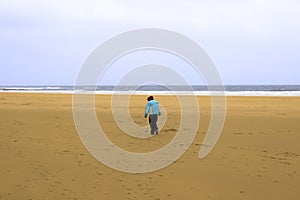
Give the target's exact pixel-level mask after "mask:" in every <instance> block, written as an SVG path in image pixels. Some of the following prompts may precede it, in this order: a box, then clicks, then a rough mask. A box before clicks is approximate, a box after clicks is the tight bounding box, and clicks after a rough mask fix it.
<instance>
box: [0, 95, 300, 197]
mask: <svg viewBox="0 0 300 200" xmlns="http://www.w3.org/2000/svg"><path fill="white" fill-rule="evenodd" d="M146 97H147V96H144V95H134V96H132V97H131V98H130V102H129V108H130V109H129V112H130V115H131V117H132V120H133V122H134V123H136V124H137V125H140V126H146V125H147V124H148V121H147V119H145V118H144V116H143V113H144V108H145V104H146ZM197 98H198V103H199V107H200V124H199V128H198V131H197V134H196V137H195V139H194V141H193V143H192V145H191V146H190V148H189V149H188V150H187V151H186V152H185V153H184V154H183V155H182V156H181V157H180V158H179V159H178V160H177V161H176V162H174V163H173V164H171V165H170V166H168V167H166V168H163V169H161V170H158V171H154V172H150V173H142V174H132V173H125V172H121V171H117V170H114V169H111V168H109V167H108V166H106V165H104V164H102V163H101V162H99V161H98V160H97V159H95V158H94V157H93V156H92V155H91V154H90V153H89V152H88V151H87V149H86V148H85V146H84V145H83V144H82V142H81V140H80V138H79V135H78V133H77V130H76V126H75V123H74V120H73V114H72V94H38V93H36V94H32V93H0V157H1V167H0V177H1V178H0V200H2V199H16V200H17V199H18V200H19V199H23V200H29V199H32V200H35V199H39V200H42V199H49V200H50V199H64V200H65V199H69V200H81V199H85V200H93V199H101V200H104V199H151V200H152V199H157V200H158V199H160V200H164V199H180V200H182V199H189V200H191V199H207V200H210V199H211V200H213V199H217V200H219V199H221V200H222V199H224V200H227V199H228V200H233V199H249V200H251V199H255V200H260V199H261V200H266V199H272V200H282V199H288V200H298V199H300V189H299V188H300V144H299V143H300V97H255V96H252V97H247V96H241V97H238V96H236V97H227V98H226V99H227V114H226V120H225V124H224V129H223V131H222V134H221V136H220V138H219V141H218V142H217V144H216V146H215V148H214V149H213V150H212V151H211V153H210V154H209V155H208V156H207V157H205V158H204V159H199V157H198V153H199V150H200V147H201V144H202V142H203V139H204V137H205V135H206V133H207V129H208V126H209V122H210V119H211V103H210V97H208V96H199V97H197ZM95 99H96V100H95V107H96V114H97V116H98V121H99V124H100V125H101V127H102V128H103V130H104V132H105V133H106V135H107V137H108V138H109V139H110V140H111V141H112V142H113V143H114V144H116V145H117V146H119V147H120V148H123V149H125V150H127V151H130V152H150V151H155V150H157V149H159V148H162V147H164V146H165V145H167V144H168V143H169V142H170V141H171V140H172V139H173V138H174V136H175V135H176V134H177V132H178V128H179V124H180V120H181V112H180V104H179V103H178V101H177V98H176V97H175V96H171V95H163V96H155V99H156V100H157V101H158V102H159V103H160V105H162V106H163V107H164V108H165V109H166V111H167V114H168V115H167V120H166V123H165V125H164V127H163V128H162V130H161V131H160V132H159V134H158V135H156V136H154V137H150V138H146V139H142V138H135V137H131V136H129V135H127V134H124V133H123V132H122V130H121V129H120V128H119V127H118V126H117V125H116V123H115V121H114V117H113V115H112V111H111V96H110V95H96V98H95ZM120 106H121V105H120ZM163 114H164V113H163ZM108 153H109V152H108Z"/></svg>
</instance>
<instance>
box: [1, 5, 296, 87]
mask: <svg viewBox="0 0 300 200" xmlns="http://www.w3.org/2000/svg"><path fill="white" fill-rule="evenodd" d="M299 19H300V1H298V0H229V1H226V0H210V1H201V0H189V1H174V0H165V1H158V0H152V1H138V0H123V1H121V0H117V1H116V0H115V1H114V0H113V1H111V0H109V1H102V0H60V1H59V0H51V1H50V0H49V1H48V0H27V1H23V0H2V1H0V35H1V37H0V44H1V48H0V66H1V73H0V85H72V84H74V82H75V79H76V76H77V73H78V72H79V69H80V67H81V65H82V63H83V62H84V60H85V59H86V58H87V56H88V55H89V53H90V52H92V51H93V50H94V49H95V48H96V47H97V46H98V45H99V44H101V43H102V42H103V41H105V40H107V39H109V38H111V37H112V36H114V35H117V34H120V33H122V32H125V31H130V30H133V29H138V28H163V29H169V30H174V31H176V32H179V33H182V34H184V35H186V36H188V37H190V38H191V39H192V40H194V41H196V42H197V43H199V44H200V45H201V46H202V47H203V48H204V49H205V50H206V51H207V53H208V55H209V56H210V57H211V58H212V60H213V61H214V62H215V64H216V67H217V69H218V71H219V73H220V75H221V77H222V79H223V81H224V83H225V84H300V78H299V75H300V66H299V65H300V56H299V52H300V37H299V35H300V23H299ZM153 55H156V54H153ZM153 55H152V57H153ZM144 56H145V57H147V61H145V62H150V61H151V56H150V55H149V54H147V53H145V54H144ZM141 57H143V55H141V54H139V55H138V56H135V57H134V56H131V58H130V59H127V62H123V63H122V62H121V63H122V64H120V65H119V66H115V67H114V69H115V71H114V70H110V71H109V73H108V74H107V75H106V77H104V79H103V82H104V83H106V84H110V83H114V82H115V81H116V79H118V71H119V70H118V68H120V67H122V69H123V68H124V67H125V68H126V67H130V66H131V65H135V64H136V63H139V64H141V63H142V62H141V61H143V59H141ZM157 58H161V59H162V61H161V62H162V63H167V64H169V65H172V67H173V66H174V67H175V68H177V69H180V68H183V66H181V65H180V64H181V63H180V62H176V59H173V60H172V58H170V57H168V56H164V55H163V54H161V55H157V56H156V59H157ZM129 61H130V62H129ZM124 63H125V64H128V66H125V64H124ZM184 71H185V70H184ZM186 77H187V78H189V79H190V80H191V82H193V83H196V84H197V83H200V82H202V81H201V80H197V78H196V77H194V76H193V75H192V74H191V75H190V76H189V75H188V74H187V75H186Z"/></svg>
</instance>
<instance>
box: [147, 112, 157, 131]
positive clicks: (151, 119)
mask: <svg viewBox="0 0 300 200" xmlns="http://www.w3.org/2000/svg"><path fill="white" fill-rule="evenodd" d="M157 118H158V116H157V114H151V115H149V124H150V128H151V135H154V134H155V133H156V134H158V127H157V124H156V122H157Z"/></svg>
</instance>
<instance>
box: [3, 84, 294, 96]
mask: <svg viewBox="0 0 300 200" xmlns="http://www.w3.org/2000/svg"><path fill="white" fill-rule="evenodd" d="M224 88H225V91H224V94H225V95H226V96H300V85H226V86H224ZM220 90H221V89H220V87H210V90H209V89H208V88H207V86H205V85H193V86H191V87H188V86H174V85H173V86H168V87H166V86H161V85H143V86H113V85H105V86H96V87H94V86H76V89H74V86H0V92H32V93H66V94H72V93H74V92H82V93H95V94H116V93H117V94H147V95H149V94H153V95H157V94H159V95H170V94H181V95H185V94H194V95H199V96H201V95H203V96H208V95H211V94H214V92H216V91H220Z"/></svg>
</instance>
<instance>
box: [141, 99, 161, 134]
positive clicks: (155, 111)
mask: <svg viewBox="0 0 300 200" xmlns="http://www.w3.org/2000/svg"><path fill="white" fill-rule="evenodd" d="M147 100H148V102H147V104H146V108H145V112H144V117H145V118H147V116H148V114H149V124H150V128H151V135H154V134H156V135H157V134H158V127H157V119H158V116H160V115H161V112H160V107H159V104H158V102H157V101H155V100H154V98H153V96H149V97H148V98H147Z"/></svg>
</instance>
